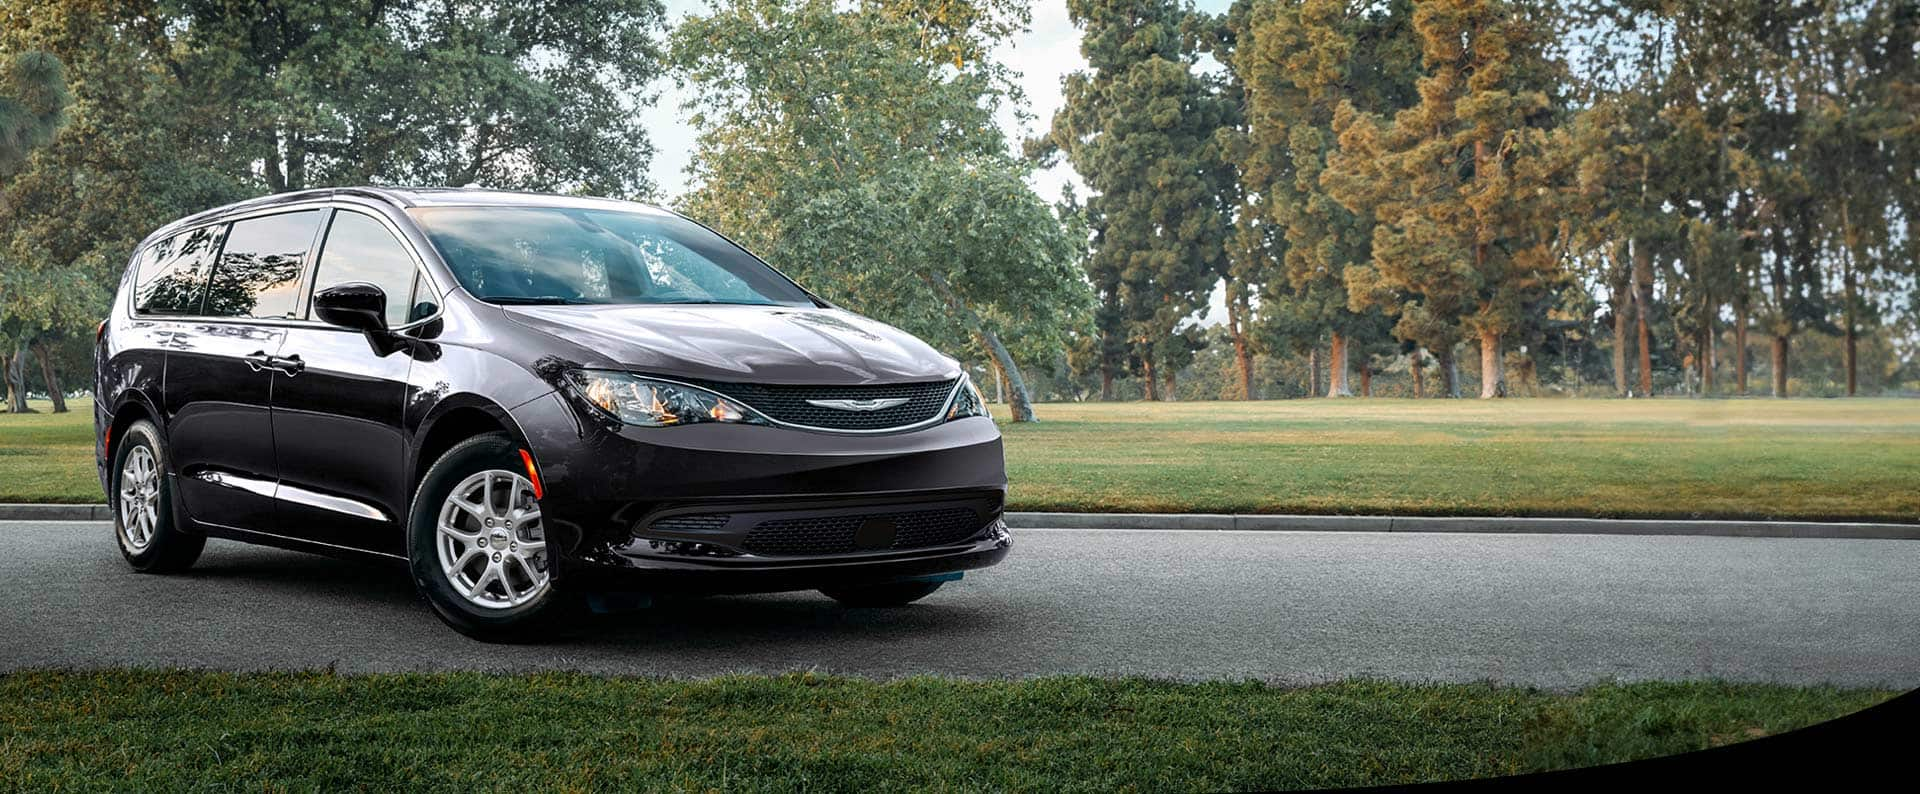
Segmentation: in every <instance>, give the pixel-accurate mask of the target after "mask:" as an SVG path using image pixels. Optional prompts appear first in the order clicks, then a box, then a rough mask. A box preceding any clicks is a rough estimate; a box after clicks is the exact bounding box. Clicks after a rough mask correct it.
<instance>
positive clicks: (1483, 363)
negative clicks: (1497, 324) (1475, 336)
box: [1480, 331, 1507, 400]
mask: <svg viewBox="0 0 1920 794" xmlns="http://www.w3.org/2000/svg"><path fill="white" fill-rule="evenodd" d="M1506 370H1507V364H1506V356H1505V355H1503V354H1502V353H1501V350H1500V335H1499V334H1497V333H1494V332H1492V331H1481V332H1480V399H1482V400H1491V399H1494V398H1497V397H1505V396H1507V371H1506Z"/></svg>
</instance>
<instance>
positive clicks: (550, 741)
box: [0, 671, 1892, 791]
mask: <svg viewBox="0 0 1920 794" xmlns="http://www.w3.org/2000/svg"><path fill="white" fill-rule="evenodd" d="M1891 695H1892V693H1889V692H1881V691H1871V690H1840V689H1831V688H1793V687H1780V686H1764V685H1734V684H1723V683H1642V684H1629V685H1605V686H1597V687H1593V688H1590V689H1586V690H1584V691H1581V692H1577V693H1573V694H1551V693H1544V692H1539V691H1535V690H1528V689H1515V688H1498V687H1490V686H1481V685H1423V686H1410V685H1401V684H1389V683H1380V682H1364V681H1362V682H1348V683H1339V684H1330V685H1324V686H1315V687H1306V688H1298V689H1285V688H1279V687H1273V686H1268V685H1263V684H1257V683H1170V682H1159V681H1146V680H1111V679H1092V678H1051V679H1038V680H1027V681H1017V682H960V681H952V680H942V679H931V678H916V679H907V680H901V681H894V682H873V681H862V680H854V679H844V678H833V677H820V676H813V675H789V676H781V677H731V678H721V679H715V680H711V681H665V680H655V679H633V678H599V677H591V676H582V675H571V674H545V675H535V676H489V675H481V674H469V673H454V674H431V675H374V676H334V675H329V674H325V673H297V674H256V675H235V674H227V673H194V672H163V671H105V672H85V673H78V672H24V673H13V674H7V675H0V781H6V783H5V786H6V787H8V788H16V787H17V788H21V789H30V790H63V791H64V790H69V789H75V788H80V789H113V790H141V789H172V788H185V787H193V788H236V789H238V788H251V789H259V788H261V784H262V783H263V782H267V781H271V782H273V783H274V784H276V786H277V787H287V788H297V789H309V788H311V789H318V790H336V789H344V788H348V787H365V788H369V789H375V790H381V789H400V788H405V789H414V788H434V789H462V790H471V789H474V788H484V789H505V790H526V789H529V788H534V787H539V788H543V789H544V788H560V789H579V788H590V787H591V788H618V789H662V788H672V789H708V788H715V789H728V790H731V789H799V788H810V789H823V788H824V789H833V790H863V789H876V788H885V789H895V788H902V787H912V788H942V789H951V788H959V789H983V788H991V789H1022V790H1026V789H1037V790H1056V789H1074V790H1098V791H1105V790H1115V789H1122V790H1160V791H1214V790H1245V789H1276V788H1300V787H1323V786H1351V785H1363V784H1388V783H1410V782H1416V781H1428V780H1443V779H1458V778H1468V777H1484V776H1490V775H1502V774H1513V773H1518V772H1526V771H1538V770H1550V769H1562V768H1570V767H1577V766H1591V765H1595V764H1602V763H1611V762H1616V761H1625V760H1632V759H1638V758H1648V757H1654V756H1660V755H1670V754H1674V753H1680V752H1686V751H1690V750H1695V749H1701V748H1706V747H1712V746H1718V745H1722V744H1729V743H1733V742H1738V741H1744V740H1746V739H1749V738H1754V737H1758V736H1764V735H1769V734H1775V733H1780V732H1783V731H1788V730H1792V729H1794V728H1799V727H1803V726H1806V725H1810V724H1813V723H1816V722H1821V721H1825V720H1828V719H1832V718H1834V717H1838V716H1842V715H1845V714H1849V713H1852V712H1854V711H1858V710H1860V709H1863V708H1866V707H1868V706H1870V705H1873V704H1875V703H1878V702H1880V701H1882V700H1885V699H1886V698H1888V697H1890V696H1891Z"/></svg>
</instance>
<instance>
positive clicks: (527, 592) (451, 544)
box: [407, 433, 577, 642]
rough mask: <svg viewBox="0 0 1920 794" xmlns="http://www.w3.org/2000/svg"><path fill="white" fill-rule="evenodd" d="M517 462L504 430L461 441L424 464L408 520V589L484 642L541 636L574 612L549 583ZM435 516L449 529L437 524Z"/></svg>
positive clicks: (540, 532)
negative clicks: (430, 464) (410, 583)
mask: <svg viewBox="0 0 1920 794" xmlns="http://www.w3.org/2000/svg"><path fill="white" fill-rule="evenodd" d="M524 465H525V464H524V463H523V462H522V460H521V459H520V450H519V446H518V445H516V444H515V443H514V442H513V440H512V439H511V438H509V437H508V436H507V435H506V434H505V433H487V434H484V435H479V436H475V437H473V438H470V439H467V440H466V441H462V442H460V443H459V444H457V445H455V446H454V447H453V448H452V449H450V450H447V452H446V454H444V455H441V456H440V459H439V460H437V461H434V464H433V467H432V468H429V469H427V475H426V476H425V477H424V478H422V479H421V481H420V488H419V490H417V491H416V492H415V494H414V498H413V510H412V511H411V513H410V514H409V516H408V519H407V562H408V565H409V566H410V567H411V568H412V571H413V582H414V586H415V587H416V588H417V589H418V590H419V591H420V595H421V596H423V597H425V598H426V600H427V603H428V604H430V605H432V607H433V612H434V614H436V615H438V616H439V617H440V619H441V620H442V621H445V622H446V624H447V625H448V626H451V627H453V629H454V630H455V631H458V632H460V633H461V634H465V635H467V636H469V637H472V638H474V639H477V640H482V641H485V642H527V641H532V640H538V639H542V638H544V637H547V636H551V635H552V634H553V633H555V632H557V631H558V630H559V629H560V628H561V627H562V626H564V625H565V624H566V622H567V620H568V619H569V618H570V617H571V616H572V615H573V614H574V613H575V612H577V610H576V609H575V608H574V607H575V606H576V604H575V600H576V599H574V598H572V597H571V596H569V595H568V594H566V593H564V592H561V591H559V590H557V589H556V588H554V587H553V581H552V571H553V565H552V560H553V556H552V553H551V552H549V551H548V547H547V546H546V532H545V524H544V522H542V521H540V520H539V519H538V517H537V516H538V508H539V503H538V501H537V500H535V499H534V497H533V492H532V483H531V482H530V481H528V480H527V479H526V476H525V473H526V469H525V468H524ZM456 492H458V495H459V497H460V499H459V500H458V502H457V503H456V502H455V501H450V500H451V499H452V497H454V496H455V495H456ZM462 505H465V506H464V507H463V506H462ZM443 518H447V519H448V526H449V527H450V528H451V530H452V531H445V532H443V531H442V528H441V527H442V519H443ZM486 522H492V523H486ZM515 522H519V525H518V526H515V525H514V523H515ZM536 548H537V551H535V549H536Z"/></svg>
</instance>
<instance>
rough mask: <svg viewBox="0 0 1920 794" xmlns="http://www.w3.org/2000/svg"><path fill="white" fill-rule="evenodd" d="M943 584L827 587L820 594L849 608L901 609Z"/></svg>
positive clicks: (919, 583)
mask: <svg viewBox="0 0 1920 794" xmlns="http://www.w3.org/2000/svg"><path fill="white" fill-rule="evenodd" d="M942 584H945V582H889V583H887V584H875V585H867V586H864V587H828V588H821V590H820V592H821V593H822V594H824V595H826V597H828V598H831V599H833V600H835V601H838V602H840V603H841V604H843V605H845V606H850V607H903V606H906V605H908V604H911V603H913V602H915V601H918V600H920V599H922V598H926V597H927V596H930V595H933V591H935V590H938V589H940V585H942Z"/></svg>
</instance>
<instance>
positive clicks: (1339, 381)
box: [1327, 333, 1353, 397]
mask: <svg viewBox="0 0 1920 794" xmlns="http://www.w3.org/2000/svg"><path fill="white" fill-rule="evenodd" d="M1327 396H1328V397H1352V396H1353V388H1352V387H1350V386H1348V385H1347V338H1346V337H1344V336H1341V335H1340V334H1338V333H1335V334H1334V335H1333V348H1332V350H1330V351H1329V354H1328V356H1327Z"/></svg>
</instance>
